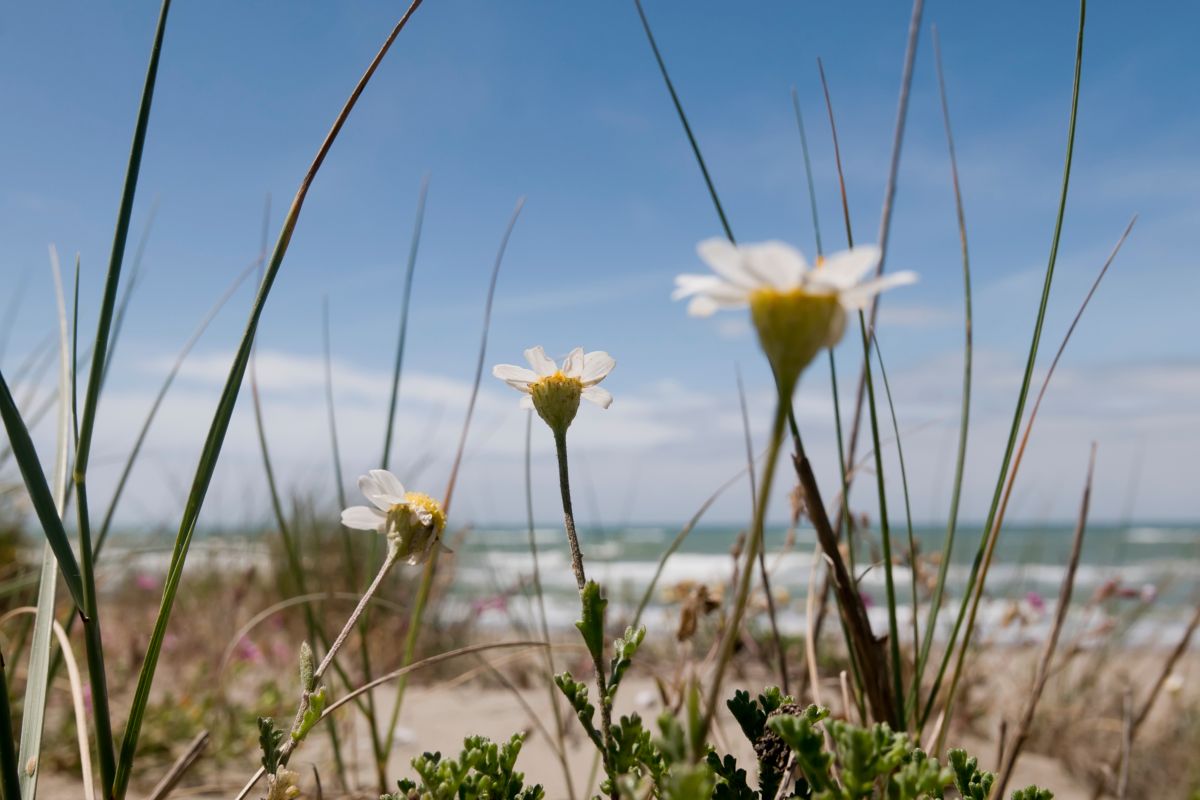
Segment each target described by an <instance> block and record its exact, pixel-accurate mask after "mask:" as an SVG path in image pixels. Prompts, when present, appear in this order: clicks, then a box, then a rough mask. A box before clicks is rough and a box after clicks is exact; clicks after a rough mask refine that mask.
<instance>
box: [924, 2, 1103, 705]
mask: <svg viewBox="0 0 1200 800" xmlns="http://www.w3.org/2000/svg"><path fill="white" fill-rule="evenodd" d="M1086 21H1087V0H1080V3H1079V28H1078V33H1077V35H1076V43H1075V70H1074V80H1073V85H1072V89H1071V101H1070V114H1069V117H1068V123H1067V146H1066V155H1065V157H1064V159H1063V178H1062V188H1061V190H1060V192H1059V201H1058V212H1057V215H1056V217H1055V221H1054V233H1053V236H1052V237H1051V240H1050V256H1049V258H1048V259H1047V262H1046V272H1045V276H1044V278H1043V281H1042V293H1041V299H1040V300H1039V302H1038V310H1037V315H1036V317H1035V319H1034V324H1033V333H1032V336H1031V341H1030V343H1029V353H1028V355H1027V356H1026V359H1025V370H1024V374H1023V375H1022V377H1021V386H1020V389H1019V390H1018V391H1017V403H1016V408H1014V410H1013V420H1012V424H1011V425H1010V427H1009V433H1008V441H1007V443H1006V444H1005V448H1004V456H1003V458H1002V459H1001V461H1000V469H999V471H998V473H997V477H996V487H995V489H994V491H993V493H992V502H991V505H990V507H989V509H988V514H987V517H986V520H985V522H984V528H983V534H982V535H981V536H980V539H979V547H978V549H977V550H976V552H975V558H974V561H973V562H972V564H971V571H970V573H969V575H968V577H967V585H966V588H965V590H964V592H963V599H962V602H961V603H960V605H959V610H958V614H957V616H956V618H955V620H954V627H953V629H952V630H951V633H950V638H949V640H948V641H947V642H946V650H945V653H944V654H943V656H942V658H941V661H940V663H939V665H938V671H937V675H936V677H935V679H934V682H933V686H932V687H931V689H930V694H929V700H928V701H927V702H926V705H925V712H924V713H923V714H922V717H921V723H920V725H924V723H925V722H927V721H928V719H929V716H930V714H931V713H932V711H933V703H934V700H935V699H936V698H937V694H938V690H939V689H940V687H941V683H942V680H943V678H944V676H945V671H946V668H947V666H948V664H949V661H950V658H951V657H952V654H953V652H954V648H955V645H956V644H957V642H958V635H959V632H960V629H961V627H962V623H963V620H964V618H965V617H966V614H967V611H968V607H969V606H970V603H971V595H972V594H973V592H974V591H975V586H976V581H977V580H978V579H979V576H980V567H981V566H982V563H983V558H984V553H985V549H986V547H987V540H988V534H989V532H990V531H991V529H992V525H993V523H994V522H995V519H996V513H997V511H998V509H999V506H1000V499H1001V496H1002V494H1003V491H1004V483H1005V478H1006V477H1007V475H1008V472H1009V465H1010V464H1011V462H1012V457H1013V451H1014V449H1015V448H1016V445H1017V436H1018V434H1019V432H1020V428H1021V420H1022V419H1023V418H1024V414H1025V403H1026V401H1027V399H1028V397H1029V389H1030V385H1031V384H1032V381H1033V367H1034V364H1035V362H1036V361H1037V354H1038V347H1039V345H1040V344H1041V340H1042V325H1043V324H1044V323H1045V319H1046V308H1047V306H1048V305H1049V302H1050V287H1051V286H1052V285H1053V282H1054V267H1055V265H1056V264H1057V262H1058V245H1059V241H1060V238H1061V236H1062V226H1063V219H1064V218H1065V216H1066V210H1067V192H1068V190H1069V188H1070V185H1071V162H1072V157H1073V155H1074V152H1075V123H1076V120H1077V118H1078V114H1079V89H1080V79H1081V77H1082V72H1083V41H1084V29H1085V25H1086Z"/></svg>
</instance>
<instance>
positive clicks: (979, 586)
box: [930, 217, 1137, 750]
mask: <svg viewBox="0 0 1200 800" xmlns="http://www.w3.org/2000/svg"><path fill="white" fill-rule="evenodd" d="M1135 222H1137V217H1134V218H1133V219H1132V220H1130V221H1129V225H1128V226H1126V228H1125V231H1124V233H1122V234H1121V238H1120V239H1119V240H1118V241H1117V244H1116V246H1115V247H1113V250H1112V252H1111V253H1110V254H1109V256H1108V259H1107V260H1106V261H1105V262H1104V266H1103V267H1101V269H1100V272H1099V274H1097V275H1096V279H1095V281H1093V282H1092V286H1091V288H1090V289H1089V290H1088V293H1087V295H1086V296H1085V297H1084V299H1083V302H1082V303H1081V304H1080V305H1079V310H1078V311H1076V312H1075V317H1074V319H1072V320H1071V324H1070V326H1069V327H1068V328H1067V332H1066V334H1065V335H1064V336H1063V340H1062V342H1061V343H1060V344H1059V346H1058V351H1057V352H1055V354H1054V358H1053V360H1051V362H1050V367H1049V369H1047V370H1046V377H1045V378H1043V379H1042V385H1041V387H1040V388H1039V389H1038V393H1037V398H1036V399H1035V400H1034V402H1033V408H1032V409H1031V410H1030V412H1029V419H1028V420H1027V421H1026V423H1025V429H1024V431H1023V432H1022V434H1021V443H1020V445H1019V446H1018V447H1017V450H1016V453H1015V455H1014V456H1013V461H1012V468H1011V469H1009V470H1008V475H1007V479H1006V481H1005V484H1004V492H1003V495H1002V497H1001V500H1000V504H999V506H998V508H997V512H996V515H995V518H994V521H993V522H992V524H991V526H990V528H989V531H988V535H987V537H986V539H985V547H984V551H983V560H982V564H981V566H980V569H979V580H978V582H977V583H976V586H975V591H974V593H973V594H972V593H970V592H968V595H969V596H970V611H969V613H968V615H967V626H966V629H965V631H964V633H963V639H962V644H961V645H960V646H959V649H958V657H957V659H956V661H955V664H954V673H953V677H952V678H951V681H950V688H949V690H948V691H947V693H946V709H947V717H949V710H950V709H951V708H953V705H954V698H955V694H956V691H957V689H958V682H959V678H960V677H961V675H962V669H963V664H964V663H965V660H966V654H967V650H968V649H969V648H970V645H971V635H972V634H973V633H974V631H975V619H976V615H977V614H978V612H979V604H980V602H981V601H982V600H983V591H984V586H985V584H986V582H987V575H988V570H989V569H990V567H991V564H992V556H993V555H994V554H995V551H996V542H997V541H999V539H1000V531H1001V529H1002V528H1003V526H1004V515H1005V513H1006V512H1007V510H1008V503H1009V501H1010V500H1011V499H1012V492H1013V486H1014V485H1015V484H1016V480H1017V473H1018V472H1019V470H1020V469H1021V462H1022V460H1023V459H1024V456H1025V449H1026V447H1027V446H1028V445H1029V438H1030V435H1031V434H1032V433H1033V424H1034V422H1035V421H1036V419H1037V415H1038V411H1040V410H1041V407H1042V401H1043V400H1044V399H1045V398H1046V390H1047V389H1048V388H1049V387H1050V380H1051V378H1053V377H1054V372H1055V370H1056V369H1057V368H1058V365H1059V362H1060V361H1061V360H1062V356H1063V353H1064V352H1065V351H1066V349H1067V344H1068V343H1069V342H1070V341H1071V336H1072V334H1074V333H1075V329H1076V327H1077V326H1078V325H1079V321H1080V319H1082V318H1083V312H1084V311H1086V310H1087V307H1088V303H1090V302H1091V300H1092V297H1093V296H1094V295H1095V294H1096V290H1097V289H1098V288H1100V282H1101V281H1103V280H1104V276H1105V275H1106V274H1108V268H1109V267H1110V266H1112V263H1113V261H1114V260H1115V259H1116V257H1117V253H1119V252H1120V251H1121V246H1122V245H1123V244H1125V239H1126V238H1128V236H1129V233H1130V231H1132V230H1133V226H1134V223H1135ZM933 696H934V695H933V694H931V695H930V699H931V700H932V699H933ZM942 737H943V738H944V737H945V729H943V732H942ZM937 749H938V750H940V749H941V744H940V742H939V745H938V748H937Z"/></svg>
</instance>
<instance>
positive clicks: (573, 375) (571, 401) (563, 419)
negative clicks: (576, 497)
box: [492, 345, 617, 434]
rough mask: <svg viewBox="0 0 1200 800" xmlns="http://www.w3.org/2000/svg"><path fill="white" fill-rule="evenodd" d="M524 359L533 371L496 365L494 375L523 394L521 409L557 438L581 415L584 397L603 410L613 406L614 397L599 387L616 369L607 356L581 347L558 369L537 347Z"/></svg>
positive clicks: (513, 366) (526, 354)
mask: <svg viewBox="0 0 1200 800" xmlns="http://www.w3.org/2000/svg"><path fill="white" fill-rule="evenodd" d="M525 359H526V360H527V361H528V362H529V366H530V367H532V369H527V368H525V367H518V366H515V365H513V364H497V365H496V366H494V367H492V374H493V375H495V376H496V377H497V378H499V379H500V380H502V381H504V382H505V383H507V384H508V385H509V386H511V387H513V388H514V389H516V390H517V391H519V392H522V393H524V394H525V397H522V398H521V407H522V408H532V409H535V410H536V411H537V412H538V416H540V417H541V418H542V419H543V420H545V422H546V424H547V425H549V426H550V428H551V429H552V430H553V431H554V432H555V433H556V434H560V433H562V434H565V433H566V430H567V428H568V427H569V426H570V425H571V422H572V420H574V419H575V414H576V412H578V411H579V399H580V398H581V397H582V398H584V399H586V400H590V401H591V402H593V403H595V404H596V405H598V406H600V407H601V408H608V407H609V406H610V405H612V400H613V398H612V395H611V394H609V393H608V391H606V390H605V389H601V388H600V387H599V386H598V385H597V384H599V383H600V381H602V380H604V379H605V378H606V377H607V376H608V373H610V372H612V371H613V367H615V366H616V365H617V362H616V361H615V360H613V357H612V356H610V355H609V354H608V353H605V352H603V351H600V350H596V351H593V352H591V353H584V352H583V348H582V347H576V348H575V349H574V350H572V351H571V352H570V353H568V354H567V357H566V359H565V360H564V361H563V363H562V366H561V367H559V366H558V365H557V364H555V363H554V360H553V359H551V358H550V357H549V356H547V355H546V351H545V350H543V349H542V347H541V345H538V346H537V347H531V348H529V349H528V350H526V351H525Z"/></svg>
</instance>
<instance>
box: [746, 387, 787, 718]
mask: <svg viewBox="0 0 1200 800" xmlns="http://www.w3.org/2000/svg"><path fill="white" fill-rule="evenodd" d="M735 374H736V376H737V390H738V405H739V406H740V407H741V412H742V437H743V438H744V439H745V442H746V475H747V477H748V478H749V479H750V513H751V514H753V513H754V503H755V500H756V497H757V494H756V491H755V485H754V484H755V481H754V443H753V441H752V440H751V437H750V412H749V410H748V409H747V408H746V387H745V386H743V385H742V371H741V369H736V370H735ZM766 549H767V548H766V543H765V542H762V543H760V544H759V547H758V572H759V575H760V577H761V578H762V585H763V593H764V594H765V595H766V598H767V620H768V621H769V622H770V623H771V639H772V641H773V642H774V644H775V658H776V661H777V663H778V665H779V688H780V689H782V690H783V693H784V694H791V689H790V687H789V681H788V664H787V648H786V647H785V646H784V644H783V637H782V636H780V635H779V621H778V619H777V618H776V614H775V596H774V595H773V594H772V593H771V577H770V575H768V574H767V557H766V555H765V552H766Z"/></svg>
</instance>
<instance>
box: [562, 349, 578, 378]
mask: <svg viewBox="0 0 1200 800" xmlns="http://www.w3.org/2000/svg"><path fill="white" fill-rule="evenodd" d="M562 371H563V375H566V376H567V377H568V378H581V377H583V348H582V347H576V348H575V349H574V350H572V351H571V352H569V353H567V358H566V360H565V361H563V367H562Z"/></svg>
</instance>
